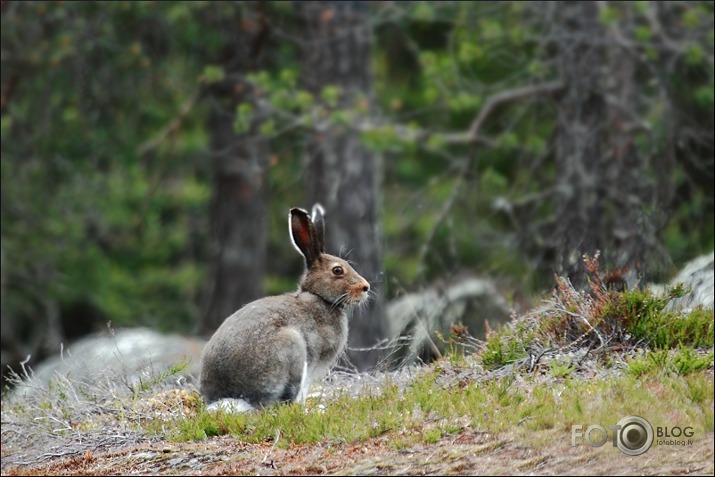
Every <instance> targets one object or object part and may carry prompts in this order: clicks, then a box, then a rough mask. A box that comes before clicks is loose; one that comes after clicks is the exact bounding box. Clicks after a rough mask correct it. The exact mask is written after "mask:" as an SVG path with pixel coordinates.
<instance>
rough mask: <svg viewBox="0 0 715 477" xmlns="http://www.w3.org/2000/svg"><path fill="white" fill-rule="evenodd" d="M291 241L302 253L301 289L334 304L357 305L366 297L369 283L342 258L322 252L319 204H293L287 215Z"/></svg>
mask: <svg viewBox="0 0 715 477" xmlns="http://www.w3.org/2000/svg"><path fill="white" fill-rule="evenodd" d="M288 223H289V225H290V233H291V237H292V238H293V244H294V245H295V247H296V248H297V249H298V251H299V252H300V253H301V254H303V257H305V265H306V272H305V275H304V276H303V280H301V283H300V288H301V290H302V291H307V292H311V293H313V294H315V295H318V296H319V297H321V298H322V299H323V300H325V301H326V302H328V303H330V304H331V305H332V306H335V307H343V306H346V305H357V304H359V303H361V302H363V301H364V300H365V299H367V294H368V292H369V291H370V284H369V283H368V282H367V280H365V279H364V278H363V277H361V276H360V275H359V274H358V273H357V272H356V271H355V270H354V269H353V267H351V266H350V264H348V262H346V261H345V260H343V259H342V258H339V257H336V256H334V255H329V254H327V253H325V245H324V235H325V218H324V211H323V208H322V207H321V206H320V204H315V205H314V206H313V214H312V216H310V215H308V212H307V211H305V210H303V209H299V208H293V209H291V210H290V217H289V219H288Z"/></svg>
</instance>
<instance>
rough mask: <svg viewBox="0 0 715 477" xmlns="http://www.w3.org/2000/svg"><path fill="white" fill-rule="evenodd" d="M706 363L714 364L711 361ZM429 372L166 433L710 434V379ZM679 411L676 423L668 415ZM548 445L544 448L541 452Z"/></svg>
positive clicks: (395, 436)
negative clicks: (471, 378)
mask: <svg viewBox="0 0 715 477" xmlns="http://www.w3.org/2000/svg"><path fill="white" fill-rule="evenodd" d="M709 359H710V362H712V354H711V355H710V358H709ZM439 373H440V371H439V370H437V369H435V370H432V371H431V372H429V373H427V374H426V375H424V376H423V377H421V378H419V379H417V380H416V381H415V382H414V383H413V384H412V385H411V386H409V387H407V388H406V389H404V390H402V391H400V390H399V389H398V387H397V386H396V385H394V384H392V383H390V382H385V383H384V384H383V386H382V392H381V393H379V394H372V395H365V396H360V397H358V398H352V397H349V396H346V395H343V396H340V397H338V398H336V399H335V400H332V401H330V402H329V403H326V404H325V409H324V410H318V409H317V408H316V407H315V403H312V402H311V401H310V400H309V402H308V407H307V408H304V407H303V406H301V405H299V404H290V405H281V406H277V407H271V408H268V409H265V410H263V411H261V412H255V413H245V414H226V413H222V412H207V411H205V410H203V409H202V410H200V411H199V412H198V414H197V415H196V416H192V417H185V418H181V419H177V420H175V421H173V422H170V423H162V425H163V429H164V431H165V433H166V437H167V438H169V439H170V440H175V441H188V440H197V439H199V440H200V439H205V438H207V437H211V436H216V435H222V434H231V435H232V436H234V437H236V438H237V439H240V440H242V441H245V442H270V441H275V439H276V438H278V442H277V443H276V445H278V446H282V447H286V446H289V445H291V444H310V443H316V442H323V443H324V442H354V441H361V440H367V439H370V438H373V437H376V436H380V435H384V434H388V435H389V436H390V441H391V443H392V445H393V446H394V447H395V448H404V447H408V446H410V445H412V444H415V443H425V444H429V443H433V442H436V441H437V440H439V439H440V438H441V437H443V436H445V435H451V434H455V433H458V432H459V431H460V430H462V429H464V428H465V427H469V428H471V429H474V430H479V431H485V432H492V433H495V432H509V431H516V432H522V433H523V432H530V431H538V430H544V429H556V430H561V431H563V432H564V433H565V435H566V433H568V432H570V429H571V425H572V424H585V425H588V424H590V423H599V424H601V425H603V426H604V427H606V428H608V427H609V426H611V425H613V424H615V423H616V422H617V421H618V420H619V419H620V418H621V417H623V416H626V415H639V416H643V417H645V418H646V419H648V420H649V421H651V423H652V424H653V425H654V426H656V425H671V426H672V425H679V426H692V427H693V428H694V429H695V430H696V432H709V431H711V430H712V418H713V381H712V379H711V378H708V376H707V375H706V373H705V372H704V371H703V370H702V369H700V370H693V371H691V372H690V373H687V374H685V375H683V374H679V373H669V374H664V373H652V372H650V373H646V374H640V375H638V376H636V375H635V374H636V373H624V374H622V375H621V376H618V377H613V378H609V379H605V380H587V379H565V380H562V381H559V382H557V383H556V384H550V385H548V386H543V385H540V384H539V383H538V382H536V378H530V377H527V378H526V380H523V379H522V380H521V383H520V384H517V380H516V379H515V378H514V376H511V377H508V378H501V379H490V380H487V381H485V382H482V383H481V384H475V383H469V384H467V385H457V386H453V387H448V386H445V385H442V384H439V382H438V381H437V378H438V376H439ZM676 411H677V419H675V421H676V422H674V421H673V418H672V416H673V413H674V412H676ZM545 444H546V443H545Z"/></svg>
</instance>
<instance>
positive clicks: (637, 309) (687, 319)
mask: <svg viewBox="0 0 715 477" xmlns="http://www.w3.org/2000/svg"><path fill="white" fill-rule="evenodd" d="M683 292H684V290H683V289H682V286H680V287H675V288H673V289H671V290H669V291H668V293H666V294H664V295H662V296H659V295H655V294H653V293H652V292H651V291H648V290H645V291H642V290H633V291H628V292H625V293H619V294H615V295H613V300H612V301H610V302H609V303H608V304H607V305H606V307H605V308H604V310H603V316H604V317H614V318H616V319H617V320H619V321H621V322H622V323H623V325H624V328H625V331H626V332H627V333H629V334H631V335H632V336H633V339H635V340H637V341H640V342H644V343H647V344H649V345H651V346H653V347H655V348H673V347H675V346H680V345H688V346H693V347H696V348H697V347H702V346H713V311H712V310H704V309H702V308H698V309H695V310H693V311H691V312H689V313H688V314H686V315H684V316H681V315H680V313H678V312H677V311H666V305H667V304H668V302H669V301H670V299H672V298H674V297H676V296H680V295H682V293H683Z"/></svg>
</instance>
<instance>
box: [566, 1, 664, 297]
mask: <svg viewBox="0 0 715 477" xmlns="http://www.w3.org/2000/svg"><path fill="white" fill-rule="evenodd" d="M622 10H623V11H622V12H621V13H622V14H623V15H622V18H623V22H626V23H627V22H628V21H630V20H629V18H630V15H629V13H630V10H631V8H630V7H629V6H624V7H623V8H622ZM555 16H556V21H557V22H558V27H557V28H559V29H560V30H561V32H562V34H563V36H561V40H560V41H559V42H558V43H556V45H555V47H556V58H557V64H558V69H559V72H560V74H561V78H562V79H563V81H564V83H565V85H566V88H565V90H564V93H563V94H562V96H561V97H560V99H559V101H558V103H557V132H556V165H557V170H558V171H559V177H558V178H557V181H558V183H559V184H558V185H559V186H558V188H557V190H558V191H559V192H558V196H557V200H556V216H557V217H558V221H557V225H556V228H555V230H554V235H553V242H554V245H555V250H556V257H555V264H554V268H555V271H556V273H558V274H561V275H566V276H568V277H569V278H570V279H571V281H572V283H573V284H574V285H575V286H576V287H581V288H582V287H584V286H586V284H587V277H586V275H585V269H584V264H583V260H582V256H583V254H584V253H588V254H589V255H594V254H595V252H596V251H597V250H600V251H601V254H602V258H603V259H604V261H605V263H606V264H607V266H608V267H609V268H613V269H615V268H617V267H627V268H628V270H630V271H632V272H637V273H643V272H644V271H645V266H646V252H647V251H648V249H649V248H650V249H653V248H654V247H656V246H657V239H656V237H655V235H654V230H653V227H652V226H651V224H650V223H649V219H648V218H647V217H646V216H645V214H644V210H645V208H646V203H647V202H649V200H650V198H649V197H648V194H649V191H652V187H651V184H649V182H648V181H649V179H648V176H647V174H646V173H645V171H646V167H645V163H644V158H643V157H641V155H639V153H638V151H637V148H636V147H635V134H636V133H637V131H638V124H637V105H636V104H635V101H636V87H635V71H636V65H635V59H634V58H633V57H632V56H631V55H629V52H627V51H623V49H622V47H621V46H620V45H619V42H618V35H619V32H618V29H617V28H616V27H612V28H611V29H610V30H609V31H606V27H605V26H604V25H603V23H601V22H600V21H599V6H598V4H597V2H561V3H560V4H559V6H558V8H557V9H556V15H555Z"/></svg>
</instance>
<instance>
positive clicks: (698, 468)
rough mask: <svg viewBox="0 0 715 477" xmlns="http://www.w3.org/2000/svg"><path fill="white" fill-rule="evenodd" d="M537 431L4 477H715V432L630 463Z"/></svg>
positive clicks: (261, 451) (51, 465) (202, 453)
mask: <svg viewBox="0 0 715 477" xmlns="http://www.w3.org/2000/svg"><path fill="white" fill-rule="evenodd" d="M539 432H540V433H541V434H542V435H540V436H535V437H536V438H537V439H538V440H539V441H541V442H544V439H545V441H546V442H548V441H549V440H552V441H553V446H551V447H548V448H544V449H535V448H534V446H532V445H528V443H527V442H524V439H523V438H522V439H521V440H520V439H519V438H517V437H515V436H514V435H508V434H487V433H480V432H474V431H463V432H462V433H460V434H458V435H453V436H449V437H444V438H442V439H441V440H439V441H438V442H436V443H434V444H430V445H424V444H420V445H417V446H414V447H410V448H405V449H400V450H397V449H395V448H394V446H391V445H390V438H389V436H383V437H378V438H374V439H372V440H369V441H366V442H359V443H340V444H317V445H315V444H314V445H299V446H290V447H289V448H287V449H282V448H280V446H275V445H274V444H273V443H270V442H268V443H263V444H247V443H244V442H240V441H238V440H236V439H234V438H232V437H229V436H223V437H217V438H211V439H207V440H204V441H200V442H189V443H169V442H150V443H144V444H139V445H133V446H126V447H120V448H115V449H110V450H103V451H97V452H94V453H93V452H91V451H89V450H87V451H85V452H84V454H80V455H75V456H73V457H54V458H49V459H48V460H47V462H45V463H43V464H41V465H30V466H22V465H20V466H13V467H10V468H4V469H3V472H2V475H498V474H518V475H685V474H687V475H693V474H694V475H713V457H714V456H713V453H714V452H713V449H714V441H713V433H708V434H706V435H704V436H701V438H700V439H699V440H696V441H695V442H694V443H693V445H690V446H677V447H676V446H654V447H653V448H651V449H650V450H649V451H648V452H646V453H645V454H643V455H641V456H637V457H630V456H627V455H625V454H623V453H621V451H619V450H618V449H616V448H614V447H612V446H611V445H608V444H607V445H605V446H603V447H600V448H592V447H590V446H587V445H585V444H579V445H577V446H576V447H571V441H570V435H568V433H566V432H562V431H555V430H549V431H539ZM279 439H280V437H279Z"/></svg>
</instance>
